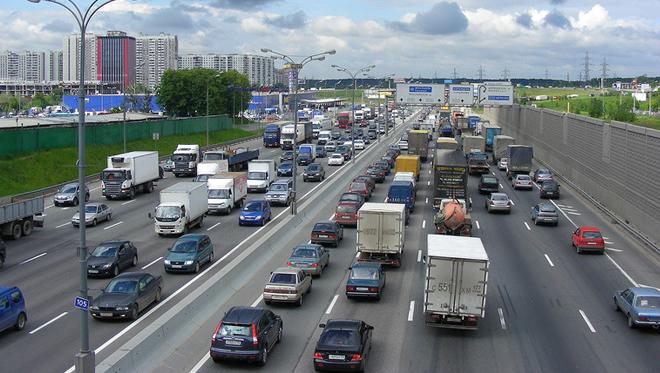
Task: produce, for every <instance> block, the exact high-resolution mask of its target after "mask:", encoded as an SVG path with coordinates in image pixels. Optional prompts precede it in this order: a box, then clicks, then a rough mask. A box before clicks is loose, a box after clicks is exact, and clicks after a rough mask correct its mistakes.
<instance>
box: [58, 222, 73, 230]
mask: <svg viewBox="0 0 660 373" xmlns="http://www.w3.org/2000/svg"><path fill="white" fill-rule="evenodd" d="M69 224H71V223H70V222H69V223H64V224H60V225H58V226H57V227H55V229H57V228H62V227H63V226H65V225H69Z"/></svg>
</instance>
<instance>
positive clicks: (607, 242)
mask: <svg viewBox="0 0 660 373" xmlns="http://www.w3.org/2000/svg"><path fill="white" fill-rule="evenodd" d="M605 243H606V244H608V245H614V242H612V241H608V240H605Z"/></svg>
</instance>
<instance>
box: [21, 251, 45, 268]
mask: <svg viewBox="0 0 660 373" xmlns="http://www.w3.org/2000/svg"><path fill="white" fill-rule="evenodd" d="M46 254H48V253H41V254H39V255H35V256H33V257H32V258H30V259H25V260H24V261H22V262H20V263H18V265H21V264H25V263H30V262H31V261H33V260H35V259H39V258H41V257H42V256H44V255H46Z"/></svg>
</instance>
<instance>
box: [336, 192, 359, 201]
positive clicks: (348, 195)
mask: <svg viewBox="0 0 660 373" xmlns="http://www.w3.org/2000/svg"><path fill="white" fill-rule="evenodd" d="M361 199H362V198H360V196H359V195H358V194H355V193H345V194H342V195H341V197H340V198H339V200H340V201H356V202H359V201H360V200H361Z"/></svg>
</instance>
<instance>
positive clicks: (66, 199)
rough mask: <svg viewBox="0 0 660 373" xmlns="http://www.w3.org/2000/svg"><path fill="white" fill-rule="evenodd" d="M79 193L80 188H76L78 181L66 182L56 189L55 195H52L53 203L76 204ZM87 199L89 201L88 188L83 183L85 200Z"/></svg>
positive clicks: (57, 204) (58, 204) (59, 204)
mask: <svg viewBox="0 0 660 373" xmlns="http://www.w3.org/2000/svg"><path fill="white" fill-rule="evenodd" d="M79 193H80V188H78V183H71V184H66V185H64V186H63V187H61V188H60V189H59V190H58V191H57V193H55V195H54V196H53V205H55V206H62V205H73V206H78V203H79V200H78V196H79ZM87 201H89V188H87V185H85V202H87Z"/></svg>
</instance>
